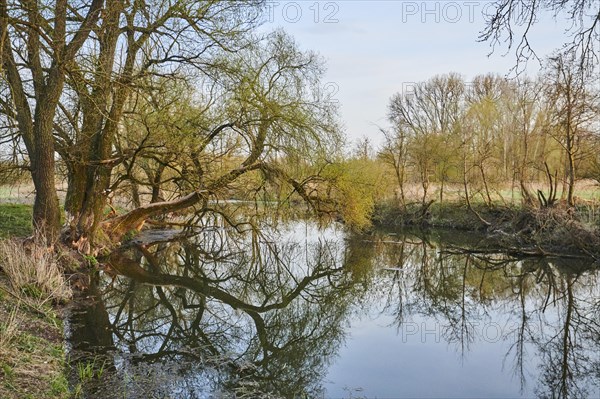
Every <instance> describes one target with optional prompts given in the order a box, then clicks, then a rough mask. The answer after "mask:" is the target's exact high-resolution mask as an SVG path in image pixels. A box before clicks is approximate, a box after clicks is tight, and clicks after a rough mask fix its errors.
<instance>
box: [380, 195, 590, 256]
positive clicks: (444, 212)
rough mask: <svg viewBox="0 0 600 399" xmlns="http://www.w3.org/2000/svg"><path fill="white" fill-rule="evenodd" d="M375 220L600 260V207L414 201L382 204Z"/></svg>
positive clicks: (529, 251) (502, 246)
mask: <svg viewBox="0 0 600 399" xmlns="http://www.w3.org/2000/svg"><path fill="white" fill-rule="evenodd" d="M372 220H373V225H374V226H375V227H379V228H385V229H397V228H402V227H420V228H424V229H430V228H444V229H455V230H461V231H471V232H476V233H478V234H481V236H482V241H481V245H482V247H483V248H495V249H498V250H511V251H514V252H521V253H522V254H523V255H532V256H545V255H557V254H560V255H566V256H581V257H589V258H591V259H593V260H595V261H596V262H598V261H599V260H600V212H599V211H598V207H597V206H594V207H592V206H577V207H575V208H566V207H560V206H556V207H545V208H534V207H518V206H512V207H509V206H496V207H488V206H483V205H479V206H473V207H472V208H471V209H469V208H468V207H467V206H466V205H462V204H459V203H450V202H449V203H444V204H441V205H440V204H438V203H429V204H427V205H425V206H423V205H421V204H414V205H412V206H407V207H405V208H402V207H399V206H395V205H391V204H389V203H386V204H379V205H378V206H377V207H376V209H375V212H374V214H373V218H372Z"/></svg>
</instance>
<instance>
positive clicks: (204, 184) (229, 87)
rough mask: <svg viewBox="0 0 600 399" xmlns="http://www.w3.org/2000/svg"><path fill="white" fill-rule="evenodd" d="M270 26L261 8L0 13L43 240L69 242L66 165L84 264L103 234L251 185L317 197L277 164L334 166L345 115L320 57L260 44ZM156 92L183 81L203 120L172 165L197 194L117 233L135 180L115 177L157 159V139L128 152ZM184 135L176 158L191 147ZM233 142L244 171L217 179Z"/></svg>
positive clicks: (175, 1) (118, 1)
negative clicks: (330, 97) (59, 170)
mask: <svg viewBox="0 0 600 399" xmlns="http://www.w3.org/2000/svg"><path fill="white" fill-rule="evenodd" d="M261 16H262V4H261V2H259V1H251V0H248V1H236V2H220V1H202V2H199V1H191V0H148V1H133V2H130V1H124V0H111V1H102V0H90V1H84V0H82V1H77V2H67V1H66V0H63V1H60V0H59V1H58V2H52V1H49V0H48V1H46V0H38V1H34V0H32V1H22V2H12V1H7V0H2V1H0V18H1V20H2V24H1V25H0V26H1V27H2V31H1V32H0V33H1V37H2V47H1V48H2V61H3V63H2V65H3V67H2V75H1V76H2V79H3V81H5V82H6V84H7V86H8V88H9V89H8V90H7V91H6V95H7V96H8V101H5V102H2V103H0V109H1V112H2V114H3V115H4V117H5V118H7V119H10V120H14V121H15V123H16V125H17V126H18V129H17V130H16V133H15V135H14V139H15V140H17V141H18V140H22V141H23V143H24V145H25V147H26V149H27V155H28V157H29V158H30V163H31V173H32V177H33V180H34V183H35V188H36V200H35V206H34V222H35V227H36V229H37V230H38V231H40V232H43V233H44V234H45V235H46V237H47V238H48V239H49V240H55V239H56V238H57V236H58V233H59V229H60V226H59V219H60V218H59V216H60V212H59V206H58V199H57V194H56V189H55V177H54V174H55V153H58V154H59V155H60V157H61V158H62V160H63V161H64V164H65V165H66V170H67V181H68V192H67V198H66V203H65V211H66V214H67V222H68V226H67V227H68V228H67V229H66V231H65V235H64V236H63V237H64V239H65V240H66V241H68V242H70V243H74V244H75V245H76V247H77V248H78V249H79V250H81V251H83V252H89V251H90V250H92V248H93V247H94V238H95V237H96V233H97V232H98V231H99V230H100V229H101V228H105V229H106V230H107V231H108V232H109V233H110V234H113V236H115V237H117V236H118V235H119V234H122V233H123V232H126V231H129V230H131V229H139V228H140V227H141V226H142V225H143V223H144V221H145V220H146V219H147V218H149V217H152V216H155V215H157V214H161V213H167V212H172V211H174V210H179V209H183V208H187V207H191V206H197V205H198V204H205V205H206V204H208V203H209V201H210V199H211V198H214V197H215V196H217V195H222V194H223V190H224V189H225V188H226V187H228V186H229V185H231V184H232V182H234V181H236V180H237V179H239V178H240V176H243V175H246V174H248V173H251V172H256V173H259V172H260V173H262V174H263V176H264V177H265V178H267V177H268V179H269V180H280V181H283V182H285V184H287V185H288V186H289V187H292V190H293V191H295V192H299V193H301V194H302V195H304V196H305V197H306V195H305V194H306V193H303V189H302V187H303V183H305V184H306V183H307V182H306V181H303V180H299V181H297V180H294V179H292V178H291V177H290V176H288V175H287V174H286V173H284V171H283V170H281V168H278V167H277V166H278V165H277V163H278V162H279V161H280V160H281V159H282V157H284V155H285V154H289V155H294V154H296V155H297V154H312V155H314V156H317V154H322V153H324V152H326V151H321V150H319V149H320V148H325V147H326V145H325V144H326V142H327V140H326V136H328V135H330V136H331V137H332V140H335V139H336V138H338V137H339V136H338V132H337V127H336V126H335V123H334V114H335V112H334V109H333V105H332V103H329V102H326V101H323V99H322V98H321V97H320V94H319V93H322V91H320V90H318V86H319V84H320V83H319V76H320V74H321V73H322V70H323V68H322V64H321V63H320V61H319V59H318V57H316V56H315V55H314V54H311V53H303V52H301V51H299V50H298V49H297V48H296V46H295V45H294V43H293V41H292V40H290V39H289V38H287V37H286V36H285V35H283V34H281V33H277V34H275V35H272V36H270V38H267V39H264V38H260V37H258V36H257V35H256V34H255V33H254V32H255V27H256V26H257V25H258V24H259V23H260V21H261ZM159 80H162V81H164V80H180V81H184V82H186V83H187V84H188V87H190V89H189V90H190V91H193V92H194V93H195V94H194V95H193V96H192V97H191V99H192V100H194V101H197V104H196V105H195V108H196V111H194V112H195V117H194V118H193V120H187V121H182V123H187V125H188V126H187V127H186V128H185V129H184V130H185V131H186V132H187V134H186V135H185V143H186V146H185V151H183V150H182V151H179V152H178V154H177V157H178V159H179V158H181V160H178V161H177V162H175V163H173V162H172V161H171V163H173V165H172V166H173V168H171V169H172V170H173V173H180V174H181V175H182V176H181V179H182V180H185V181H187V183H188V184H186V185H181V186H180V187H179V190H178V191H177V193H176V196H174V197H173V198H172V200H171V201H163V202H154V203H152V204H143V203H142V204H139V205H140V207H138V208H136V209H133V210H131V211H130V212H128V213H127V214H125V215H120V216H119V217H118V218H114V219H112V220H110V221H106V220H105V214H104V209H105V205H106V203H107V199H108V198H109V196H110V195H111V192H112V188H114V184H115V183H117V182H119V181H123V180H124V179H119V176H117V175H116V174H117V173H123V166H124V165H127V166H129V167H131V168H133V166H132V165H134V164H135V163H136V162H137V161H138V160H140V159H142V158H143V157H142V156H141V155H143V154H144V153H146V154H148V153H149V152H150V151H151V149H150V148H149V146H147V145H146V144H148V143H149V142H151V141H152V140H150V136H152V137H154V136H155V135H156V132H155V131H152V129H151V130H150V131H149V132H148V136H149V138H148V140H143V139H142V140H141V141H138V142H135V143H134V142H133V141H130V144H129V145H125V146H123V145H122V144H123V143H124V141H123V140H119V138H120V136H121V135H122V134H125V126H126V124H127V123H126V122H127V121H128V120H129V119H130V118H131V117H132V115H135V114H136V113H137V112H138V109H136V105H135V102H132V99H134V98H139V97H140V96H145V97H147V98H148V97H150V95H151V94H152V92H154V93H155V94H156V87H155V83H156V82H157V81H159ZM198 82H201V83H202V86H201V87H196V83H198ZM173 128H174V130H173V131H172V138H171V139H170V140H166V141H164V146H166V147H168V146H169V145H172V144H173V143H177V142H181V141H183V140H184V138H182V135H181V134H178V131H177V126H176V125H174V126H173ZM167 136H168V135H167ZM233 137H235V139H234V140H230V141H229V143H231V145H232V147H230V148H229V149H228V150H227V154H229V155H231V156H232V159H235V160H236V161H237V162H232V163H231V164H229V167H228V169H227V170H218V171H216V170H215V169H214V168H211V167H209V166H210V165H212V162H213V161H214V160H215V157H214V156H208V155H207V154H208V153H209V152H210V153H211V154H213V155H214V154H215V151H214V149H215V141H217V140H218V141H219V142H223V141H224V140H225V138H233ZM163 154H164V153H163ZM163 154H158V155H159V156H158V158H159V159H160V160H161V161H164V158H163V157H162V155H163ZM208 169H210V170H211V171H212V173H213V174H205V173H204V172H205V171H206V170H208ZM184 171H186V172H193V173H183V172H184Z"/></svg>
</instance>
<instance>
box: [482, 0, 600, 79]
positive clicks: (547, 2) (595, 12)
mask: <svg viewBox="0 0 600 399" xmlns="http://www.w3.org/2000/svg"><path fill="white" fill-rule="evenodd" d="M546 12H550V13H552V14H553V16H554V18H555V19H559V18H565V19H567V20H568V21H569V22H568V23H569V24H570V26H568V27H567V28H566V31H567V34H568V36H570V40H567V41H566V42H565V43H563V44H562V45H560V46H559V47H560V48H559V50H558V51H559V52H560V53H562V55H567V54H571V56H572V57H574V58H576V59H577V60H578V62H577V64H578V67H579V69H580V70H581V71H587V73H594V71H595V70H596V69H597V67H598V61H599V58H598V57H599V56H600V48H599V47H598V42H599V41H600V4H599V3H598V2H597V1H596V0H496V1H495V2H494V3H493V6H492V7H490V12H488V13H487V15H485V17H486V27H485V29H484V30H483V31H482V32H481V33H480V36H479V39H480V40H482V41H488V42H490V43H491V46H492V49H495V47H496V46H498V45H501V44H502V43H503V42H508V47H509V49H510V48H513V47H514V48H515V53H516V56H517V68H518V66H519V63H522V62H524V61H527V60H529V59H530V58H532V57H533V58H535V59H537V60H540V57H539V56H538V55H537V54H536V52H535V49H534V48H533V47H532V45H531V42H530V36H531V32H532V30H533V29H534V27H535V24H536V23H537V22H539V20H540V17H541V16H542V14H544V13H546ZM519 29H522V32H519V31H518V30H519ZM596 73H597V71H596Z"/></svg>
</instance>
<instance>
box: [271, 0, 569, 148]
mask: <svg viewBox="0 0 600 399" xmlns="http://www.w3.org/2000/svg"><path fill="white" fill-rule="evenodd" d="M490 6H491V2H490V1H401V0H396V1H393V0H388V1H366V0H337V1H313V0H309V1H271V2H269V3H268V10H267V11H268V14H269V15H268V22H267V23H266V24H265V25H264V26H263V29H276V28H283V29H284V30H285V31H286V32H288V33H290V34H291V35H292V36H293V37H294V38H295V39H296V42H297V43H298V45H299V46H300V47H301V48H302V49H305V50H315V51H317V52H318V53H319V54H320V55H321V56H322V57H324V59H325V60H326V65H327V69H328V70H327V73H326V76H325V78H324V80H323V82H324V90H326V91H327V93H329V94H331V95H332V98H333V99H334V100H337V101H339V104H340V113H341V120H342V124H343V126H344V127H345V130H346V134H347V135H348V137H349V139H350V140H357V139H359V138H361V137H365V136H366V137H369V138H370V139H371V141H372V143H373V144H374V145H378V144H379V143H381V140H382V136H381V133H379V128H378V126H381V127H385V126H386V125H387V119H386V113H387V105H388V102H389V99H390V98H391V97H392V95H394V94H395V93H398V92H402V91H403V90H408V89H409V88H410V85H411V83H413V82H420V81H424V80H427V79H429V78H431V77H433V76H435V75H438V74H445V73H449V72H457V73H459V74H461V75H462V76H463V77H464V78H465V80H466V81H467V82H468V81H469V79H472V78H473V77H474V76H476V75H478V74H485V73H489V72H493V73H498V74H500V75H507V76H510V73H511V68H512V67H513V66H514V65H515V61H516V58H515V55H514V52H508V53H507V47H506V46H504V47H503V48H500V49H496V50H495V51H494V52H493V53H492V54H491V55H490V52H491V50H492V49H491V47H490V43H482V42H479V41H478V36H479V32H480V31H481V30H482V29H483V28H484V17H483V14H484V12H485V11H486V10H488V12H489V9H488V7H490ZM567 27H568V24H566V23H565V22H564V21H560V20H559V21H557V20H556V19H554V18H553V17H552V16H551V15H545V16H542V17H541V18H540V20H539V21H538V23H537V24H536V26H535V29H534V31H533V32H532V35H531V39H532V40H531V44H532V46H533V47H534V49H535V50H536V52H537V53H538V54H539V55H541V56H545V55H549V54H551V52H552V51H553V50H554V49H556V48H558V47H560V45H561V44H562V43H563V42H564V41H565V40H567V39H568V38H567V37H566V35H565V29H566V28H567ZM539 69H540V65H539V63H537V62H530V63H529V64H528V66H527V73H528V74H530V75H536V74H537V73H538V71H539Z"/></svg>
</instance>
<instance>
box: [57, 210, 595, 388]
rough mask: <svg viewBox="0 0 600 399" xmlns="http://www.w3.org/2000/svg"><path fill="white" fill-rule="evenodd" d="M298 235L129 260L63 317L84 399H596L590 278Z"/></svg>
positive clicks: (453, 236)
mask: <svg viewBox="0 0 600 399" xmlns="http://www.w3.org/2000/svg"><path fill="white" fill-rule="evenodd" d="M476 241H477V239H476V238H475V237H472V236H468V235H461V234H458V233H456V232H433V233H430V234H428V235H423V234H420V233H418V234H417V233H414V232H413V233H411V232H404V233H400V232H392V233H390V232H374V233H372V234H369V235H353V234H350V233H345V232H344V231H343V230H342V229H340V228H338V227H336V226H331V227H329V228H326V229H318V228H317V227H316V226H314V225H313V224H311V223H305V222H295V223H288V224H286V225H285V226H280V227H279V228H278V229H277V231H273V230H271V229H269V230H268V231H267V229H265V230H263V231H262V232H254V233H244V234H241V233H237V232H232V231H230V230H227V229H222V228H218V227H213V228H209V229H206V228H205V229H203V230H202V232H201V233H199V234H197V235H195V236H194V237H191V238H187V239H181V240H176V241H173V242H163V243H160V244H156V245H151V246H145V247H138V246H136V245H131V246H130V247H129V248H127V249H125V250H124V251H121V252H119V253H115V254H113V255H112V256H111V258H110V259H109V260H108V262H109V263H110V264H111V265H112V267H113V268H114V269H116V270H118V271H119V273H120V274H122V275H121V276H119V277H117V278H116V279H114V280H113V281H111V279H110V278H107V277H106V276H104V275H103V276H100V278H99V279H97V281H94V282H93V284H92V286H91V287H90V291H89V293H88V294H89V298H88V299H86V300H85V301H83V304H82V306H80V307H79V308H78V309H74V310H73V311H72V313H71V316H70V318H69V320H68V325H67V330H68V333H69V337H70V338H69V342H68V343H69V349H70V352H71V353H70V356H71V361H70V364H71V365H72V367H73V370H72V383H73V385H77V384H79V383H81V386H80V388H81V389H82V391H83V394H84V395H83V396H87V397H90V398H96V397H98V398H234V397H235V398H257V397H260V398H269V397H272V398H279V397H282V398H293V397H297V398H313V397H315V398H322V397H325V398H408V397H410V398H432V397H435V398H468V397H473V398H476V397H477V398H481V397H485V398H507V397H511V398H520V397H527V398H529V397H542V398H546V397H548V398H550V397H564V398H566V397H573V398H580V397H596V398H597V397H600V388H599V381H600V349H599V348H600V281H599V276H600V274H599V272H598V268H597V267H596V269H595V270H594V268H593V267H590V266H591V265H590V264H589V263H586V262H581V261H574V260H565V259H557V258H548V259H520V260H519V259H514V258H510V257H509V256H506V255H503V254H497V253H485V254H483V253H468V252H465V251H463V250H462V249H470V248H474V246H475V245H476V244H477V242H476Z"/></svg>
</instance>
